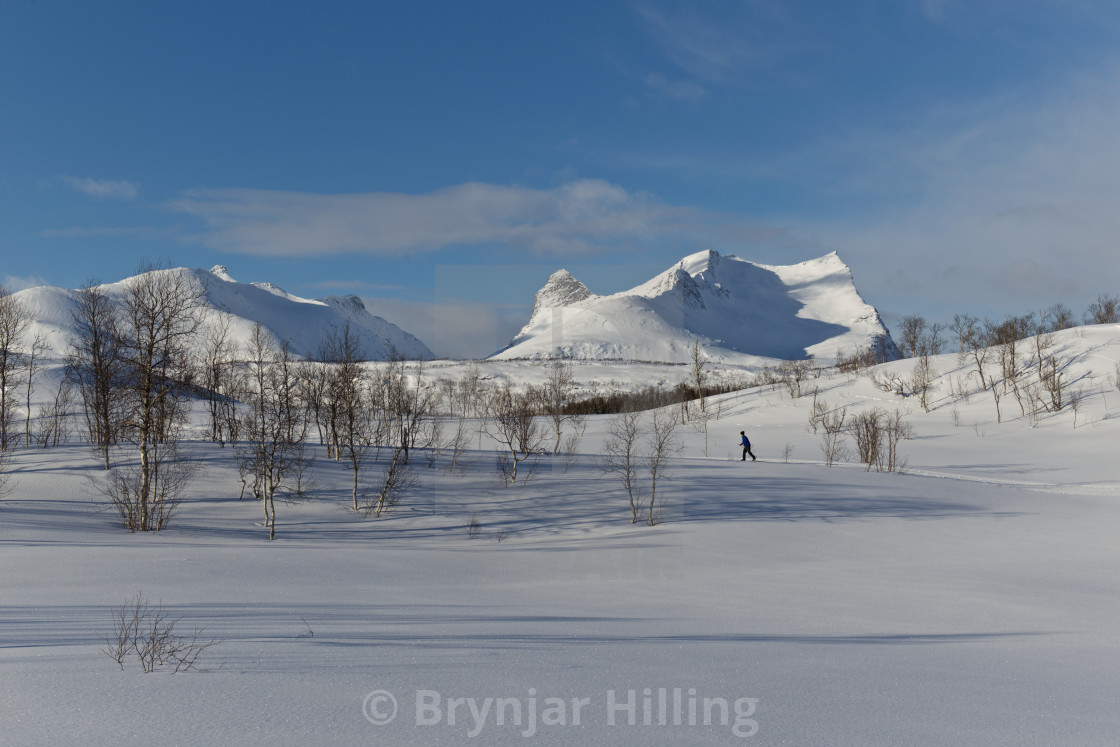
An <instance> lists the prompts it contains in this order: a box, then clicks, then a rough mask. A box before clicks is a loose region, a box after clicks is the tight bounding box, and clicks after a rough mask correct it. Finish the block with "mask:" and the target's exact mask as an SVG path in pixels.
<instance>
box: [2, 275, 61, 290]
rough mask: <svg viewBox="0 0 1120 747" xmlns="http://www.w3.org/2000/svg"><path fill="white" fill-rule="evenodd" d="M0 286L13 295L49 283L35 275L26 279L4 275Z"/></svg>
mask: <svg viewBox="0 0 1120 747" xmlns="http://www.w3.org/2000/svg"><path fill="white" fill-rule="evenodd" d="M0 285H3V286H4V287H5V288H7V289H8V290H10V291H12V292H13V293H15V292H17V291H21V290H27V289H28V288H38V287H39V286H41V285H50V283H48V282H47V281H46V280H44V279H43V278H41V277H38V276H37V275H28V276H26V277H20V276H18V275H5V276H4V279H3V281H0Z"/></svg>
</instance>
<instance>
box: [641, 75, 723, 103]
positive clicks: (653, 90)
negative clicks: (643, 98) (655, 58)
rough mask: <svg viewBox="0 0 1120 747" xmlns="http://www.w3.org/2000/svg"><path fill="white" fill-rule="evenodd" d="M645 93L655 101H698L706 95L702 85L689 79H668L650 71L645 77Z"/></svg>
mask: <svg viewBox="0 0 1120 747" xmlns="http://www.w3.org/2000/svg"><path fill="white" fill-rule="evenodd" d="M645 85H646V95H647V96H649V97H650V98H652V99H654V100H657V101H699V100H700V99H702V98H704V96H706V95H707V93H708V91H707V89H705V88H704V86H702V85H700V84H699V83H696V82H695V81H691V80H668V79H667V78H665V76H663V75H658V74H657V73H651V74H650V75H647V76H646V78H645Z"/></svg>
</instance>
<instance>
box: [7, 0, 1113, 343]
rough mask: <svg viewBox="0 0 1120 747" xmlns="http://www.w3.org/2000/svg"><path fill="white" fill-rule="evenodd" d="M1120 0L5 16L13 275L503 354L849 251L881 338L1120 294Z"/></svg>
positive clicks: (46, 10)
mask: <svg viewBox="0 0 1120 747" xmlns="http://www.w3.org/2000/svg"><path fill="white" fill-rule="evenodd" d="M1118 37H1120V6H1117V5H1116V4H1114V3H1109V2H1089V1H1087V0H1085V1H1079V0H1065V1H1063V2H1058V1H1057V0H1014V1H1013V0H967V1H966V0H852V1H850V2H782V1H780V0H740V1H739V2H720V1H714V2H704V1H703V0H698V1H697V2H669V1H654V0H648V1H647V0H634V1H632V2H630V1H626V2H603V1H599V2H583V1H581V0H569V1H568V2H564V3H543V2H540V3H538V2H524V1H521V2H484V1H480V2H470V3H466V2H408V3H404V2H399V3H398V2H375V3H351V2H319V3H309V2H277V1H272V2H228V1H226V2H190V3H170V2H166V3H165V2H151V1H150V0H149V1H145V2H111V1H104V2H90V1H89V0H85V1H84V2H70V1H59V0H9V1H8V2H6V3H4V4H3V5H0V71H2V72H0V257H2V261H3V264H2V266H0V280H3V281H5V282H7V283H8V284H9V285H13V286H15V287H23V286H26V285H29V284H39V283H50V284H53V285H62V286H67V287H75V286H77V285H80V284H81V283H82V282H83V281H84V280H86V279H87V278H88V277H90V276H96V277H99V278H101V279H103V280H116V279H119V278H121V277H124V276H126V275H129V274H131V273H132V272H133V271H134V270H135V268H136V267H137V266H138V263H139V262H140V261H141V260H142V259H149V260H154V261H160V260H163V261H167V262H169V263H171V264H174V265H185V266H192V267H210V266H212V265H214V264H219V263H221V264H225V265H227V266H228V268H229V271H230V273H231V274H232V275H233V276H234V277H235V278H237V279H239V280H243V281H262V280H267V281H270V282H274V283H276V284H278V285H280V286H282V287H284V288H285V289H286V290H288V291H290V292H292V293H296V294H298V295H303V296H309V297H319V296H323V295H327V294H331V293H336V294H337V293H357V294H359V295H361V296H362V297H364V298H365V299H366V300H367V305H368V306H369V307H370V308H371V310H372V311H374V312H375V313H380V314H382V315H383V316H386V317H387V318H389V319H390V320H392V321H394V322H397V323H398V324H400V325H402V326H403V327H405V328H406V329H409V330H410V331H412V332H414V333H415V334H417V335H418V336H420V337H421V338H422V339H425V341H427V342H428V343H429V345H431V346H432V347H433V348H435V349H436V350H437V352H441V353H444V354H449V355H484V354H486V353H488V352H490V351H491V350H492V349H495V348H496V347H498V346H500V345H501V344H502V343H504V342H505V341H506V340H507V339H508V337H509V335H510V334H511V333H512V332H513V331H515V330H516V328H517V327H518V326H520V324H521V323H523V322H524V321H525V318H526V312H527V309H528V307H529V305H530V304H531V302H532V295H533V292H534V291H535V289H536V288H537V287H538V286H539V285H540V284H541V283H543V281H544V280H545V279H546V278H547V277H548V275H549V274H550V273H551V272H552V271H554V270H556V269H558V268H560V267H566V268H567V269H569V270H571V271H572V272H573V273H575V274H576V276H577V277H579V278H581V279H582V280H583V281H584V282H585V283H586V284H587V285H588V286H589V287H591V289H592V290H593V291H596V292H601V293H606V292H613V291H617V290H621V289H623V288H625V287H628V286H630V285H633V284H636V283H638V282H640V281H642V280H645V279H647V278H648V277H649V276H651V275H652V274H653V273H654V272H656V271H659V270H661V269H664V268H665V267H668V266H669V265H670V264H672V263H673V262H674V261H675V260H676V259H678V258H680V257H681V256H684V255H686V254H689V253H692V252H694V251H697V250H700V249H705V248H714V249H716V250H718V251H720V252H723V253H733V254H737V255H739V256H742V257H745V258H747V259H752V260H756V261H760V262H765V263H772V264H786V263H792V262H797V261H802V260H805V259H811V258H813V257H816V256H820V255H822V254H825V253H827V252H829V251H838V252H839V253H840V256H841V257H842V258H843V259H844V260H845V261H847V262H848V264H849V265H850V266H851V267H852V269H853V272H854V274H855V279H856V284H857V287H858V288H859V289H860V291H861V293H862V294H863V295H864V297H865V299H866V300H867V301H868V302H870V303H872V304H874V305H875V306H877V307H878V308H879V309H880V310H881V311H882V312H884V314H885V315H886V316H887V318H888V321H889V320H890V319H891V318H893V317H896V316H897V315H900V314H905V313H909V312H915V311H916V312H920V313H924V314H927V315H929V316H931V317H935V318H942V319H944V318H947V317H950V316H951V315H952V313H954V312H956V311H963V312H968V313H974V314H979V315H993V316H998V315H1002V314H1004V313H1022V312H1025V311H1028V310H1032V309H1038V308H1042V307H1045V306H1048V305H1050V304H1052V303H1055V302H1059V301H1060V302H1065V303H1067V304H1068V305H1070V306H1071V307H1073V308H1074V309H1075V311H1078V312H1080V311H1081V310H1083V309H1084V308H1085V306H1086V305H1087V304H1088V302H1089V301H1090V300H1092V299H1093V298H1094V297H1095V296H1096V295H1097V294H1098V293H1102V292H1109V293H1116V292H1120V263H1118V262H1117V259H1116V257H1117V252H1116V248H1115V244H1116V241H1115V238H1116V236H1117V234H1118V231H1120V218H1118V217H1117V216H1120V210H1117V209H1116V207H1115V206H1116V205H1117V204H1118V199H1120V147H1118V146H1120V142H1118V138H1120V96H1118V95H1117V94H1118V93H1120V55H1118V50H1120V45H1118V42H1120V38H1118Z"/></svg>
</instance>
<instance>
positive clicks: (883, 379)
mask: <svg viewBox="0 0 1120 747" xmlns="http://www.w3.org/2000/svg"><path fill="white" fill-rule="evenodd" d="M867 378H868V379H870V380H871V383H872V384H874V385H875V386H877V387H878V388H879V389H880V390H881V391H884V392H888V393H894V394H897V395H898V396H900V397H904V396H906V382H905V381H904V380H903V378H902V375H901V374H898V373H895V372H894V371H883V372H882V374H878V373H876V372H874V371H872V372H870V373H868V375H867Z"/></svg>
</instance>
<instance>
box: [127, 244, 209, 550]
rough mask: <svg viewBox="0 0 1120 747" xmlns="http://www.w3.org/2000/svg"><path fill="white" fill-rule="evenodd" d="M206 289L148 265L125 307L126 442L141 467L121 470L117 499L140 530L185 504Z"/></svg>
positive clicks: (155, 527) (156, 525)
mask: <svg viewBox="0 0 1120 747" xmlns="http://www.w3.org/2000/svg"><path fill="white" fill-rule="evenodd" d="M201 306H202V289H201V288H200V287H199V286H198V284H197V283H195V282H194V281H193V279H192V278H191V277H190V276H189V275H186V274H184V273H182V272H179V271H176V270H164V269H160V268H157V267H154V266H151V265H144V266H141V268H140V273H139V274H138V276H137V277H136V278H135V279H134V280H133V282H132V283H131V284H130V285H129V287H128V289H127V290H126V291H125V294H124V298H123V300H122V302H121V327H120V329H121V358H122V360H123V363H124V371H125V377H126V378H125V386H126V397H127V415H126V417H125V419H124V422H123V432H124V435H125V437H126V438H127V439H128V440H129V441H130V442H131V443H132V444H133V445H135V447H136V457H137V459H138V462H139V464H138V466H136V467H135V468H128V469H121V470H119V471H118V472H116V473H115V474H114V475H113V476H112V479H111V480H110V488H109V494H110V498H111V500H112V501H113V503H114V505H115V506H116V507H117V508H118V510H119V511H120V513H121V518H122V520H124V522H125V524H126V526H128V528H129V529H130V530H132V531H159V530H160V529H163V528H164V527H165V525H166V521H167V519H168V518H170V515H171V512H172V510H173V508H174V507H175V506H176V505H178V502H179V500H180V499H181V497H182V493H183V491H184V490H185V487H186V484H187V481H188V479H189V467H188V466H187V465H186V463H185V462H184V461H183V459H182V455H181V453H180V450H179V448H178V439H179V435H180V430H181V427H182V425H183V424H184V422H185V419H186V416H187V405H188V402H189V391H188V388H187V386H186V385H187V384H188V383H189V381H190V378H191V367H190V365H189V352H188V350H189V348H188V345H189V343H190V341H191V339H192V337H193V336H194V335H195V333H196V332H197V330H198V327H199V325H200V323H201V316H200V310H201Z"/></svg>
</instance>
